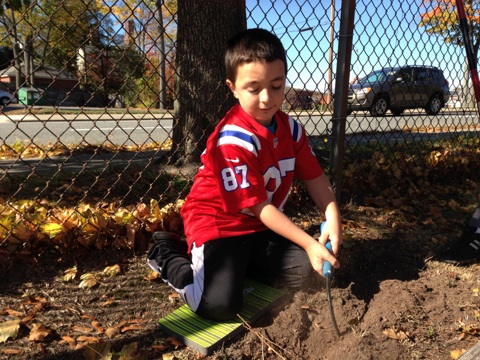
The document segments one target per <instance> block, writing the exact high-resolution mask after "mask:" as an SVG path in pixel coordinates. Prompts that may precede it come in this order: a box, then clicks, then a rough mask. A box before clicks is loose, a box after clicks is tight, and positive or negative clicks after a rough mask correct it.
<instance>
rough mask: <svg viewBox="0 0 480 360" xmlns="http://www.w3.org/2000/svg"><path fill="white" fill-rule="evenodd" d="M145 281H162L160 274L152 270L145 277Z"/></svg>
mask: <svg viewBox="0 0 480 360" xmlns="http://www.w3.org/2000/svg"><path fill="white" fill-rule="evenodd" d="M144 279H145V280H147V281H153V280H157V279H160V274H159V273H157V272H156V271H153V270H150V271H149V272H148V274H147V275H145V277H144Z"/></svg>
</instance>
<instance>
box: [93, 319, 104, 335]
mask: <svg viewBox="0 0 480 360" xmlns="http://www.w3.org/2000/svg"><path fill="white" fill-rule="evenodd" d="M92 326H93V327H94V328H95V330H97V332H98V333H99V334H103V333H104V332H105V330H104V329H103V328H102V327H101V326H100V323H99V322H98V321H92Z"/></svg>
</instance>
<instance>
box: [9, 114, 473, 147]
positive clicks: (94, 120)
mask: <svg viewBox="0 0 480 360" xmlns="http://www.w3.org/2000/svg"><path fill="white" fill-rule="evenodd" d="M291 115H292V116H293V117H294V118H297V119H299V121H300V122H301V123H302V124H303V125H304V127H305V130H306V132H307V134H308V135H309V136H325V135H328V134H329V133H330V132H331V128H332V116H331V114H330V113H324V114H321V113H318V114H312V115H309V114H306V113H301V114H298V115H297V114H291ZM477 122H478V114H477V113H476V112H475V111H471V112H463V111H450V110H448V111H447V110H445V111H444V112H442V113H440V114H439V115H437V116H427V115H425V113H424V112H418V111H417V112H405V113H404V114H403V115H401V116H392V115H390V114H388V115H387V116H385V117H371V116H369V115H368V114H367V113H363V112H358V113H354V114H352V115H350V116H349V117H348V118H347V122H346V129H345V130H346V134H347V135H348V134H349V135H353V134H359V133H362V134H364V133H373V132H380V133H382V132H394V131H402V130H405V129H415V128H420V129H427V128H428V129H433V128H436V127H441V128H442V129H445V128H448V127H450V128H456V129H462V127H465V126H467V125H469V124H473V123H477ZM171 130H172V117H171V115H170V114H158V117H157V115H156V114H148V113H147V114H126V113H116V114H109V113H104V114H88V113H87V114H85V113H80V114H69V115H65V114H61V113H55V114H48V115H44V114H41V115H33V114H30V115H9V114H8V113H7V114H1V115H0V143H2V144H5V145H9V146H11V145H13V144H16V143H19V142H26V141H32V142H33V143H35V144H36V145H39V146H46V145H52V144H55V143H57V142H60V143H62V144H64V145H77V144H90V145H102V144H108V145H115V146H133V147H135V146H141V145H146V144H151V143H152V142H156V143H162V142H164V141H165V140H167V139H168V138H170V137H171Z"/></svg>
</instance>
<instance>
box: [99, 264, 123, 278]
mask: <svg viewBox="0 0 480 360" xmlns="http://www.w3.org/2000/svg"><path fill="white" fill-rule="evenodd" d="M121 271H122V269H121V268H120V265H118V264H115V265H112V266H107V267H106V268H105V269H103V273H104V274H107V275H109V276H112V277H113V276H117V275H118V274H120V272H121Z"/></svg>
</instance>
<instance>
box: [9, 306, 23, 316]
mask: <svg viewBox="0 0 480 360" xmlns="http://www.w3.org/2000/svg"><path fill="white" fill-rule="evenodd" d="M5 312H6V313H7V314H8V315H10V316H17V317H22V316H23V315H25V314H24V313H22V312H20V311H17V310H13V309H10V308H6V309H5Z"/></svg>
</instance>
